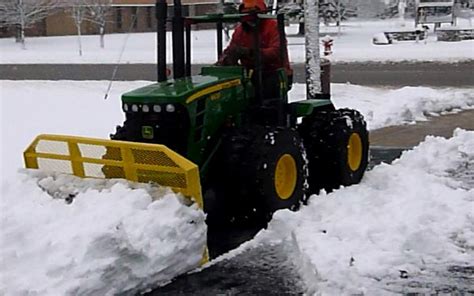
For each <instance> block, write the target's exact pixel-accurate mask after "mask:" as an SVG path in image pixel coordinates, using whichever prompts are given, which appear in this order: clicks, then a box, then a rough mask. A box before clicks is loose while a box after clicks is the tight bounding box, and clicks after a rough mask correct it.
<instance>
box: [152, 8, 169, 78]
mask: <svg viewBox="0 0 474 296" xmlns="http://www.w3.org/2000/svg"><path fill="white" fill-rule="evenodd" d="M155 14H156V15H155V17H156V41H157V55H158V56H157V62H158V65H157V71H158V76H157V77H158V82H161V81H165V80H166V17H167V14H168V3H166V0H156V4H155Z"/></svg>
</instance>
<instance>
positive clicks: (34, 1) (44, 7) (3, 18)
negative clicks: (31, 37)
mask: <svg viewBox="0 0 474 296" xmlns="http://www.w3.org/2000/svg"><path fill="white" fill-rule="evenodd" d="M57 5H58V1H57V0H1V1H0V12H1V13H0V23H1V24H3V25H4V26H15V27H16V28H17V34H16V41H17V42H21V44H22V48H23V49H24V48H25V29H27V28H30V27H31V26H32V25H34V24H36V23H38V22H40V21H42V20H43V19H44V18H45V17H46V16H48V14H50V13H51V10H52V9H54V8H55V7H57Z"/></svg>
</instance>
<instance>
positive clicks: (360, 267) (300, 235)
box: [216, 129, 474, 295]
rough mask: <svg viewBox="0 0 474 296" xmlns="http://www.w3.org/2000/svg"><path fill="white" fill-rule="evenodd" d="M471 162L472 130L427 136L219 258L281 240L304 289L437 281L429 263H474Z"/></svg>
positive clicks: (324, 291)
mask: <svg viewBox="0 0 474 296" xmlns="http://www.w3.org/2000/svg"><path fill="white" fill-rule="evenodd" d="M473 167H474V131H464V130H461V129H457V130H456V131H455V132H454V135H453V137H452V138H449V139H445V138H441V137H432V136H428V137H427V138H426V140H425V141H424V142H423V143H421V144H420V145H419V146H418V147H415V148H414V149H413V150H410V151H407V152H404V153H403V155H402V157H401V158H400V159H399V160H397V161H395V162H394V163H393V164H392V165H387V164H381V165H379V166H377V167H375V168H374V169H373V170H372V171H369V172H367V173H366V175H365V177H364V179H363V180H362V182H361V183H360V184H358V185H353V186H351V187H347V188H341V189H339V190H336V191H335V192H333V193H330V194H324V193H323V194H321V195H319V196H316V195H313V196H311V198H310V200H309V205H307V206H304V207H303V208H302V209H300V211H298V212H291V211H289V210H281V211H278V212H276V213H275V214H274V216H273V219H272V221H271V222H270V225H269V227H268V229H267V230H263V231H261V232H260V233H259V234H258V235H257V236H256V238H255V239H254V240H253V241H250V242H247V243H246V244H244V245H243V246H241V247H240V248H239V249H237V250H235V251H232V252H231V253H229V254H226V255H224V256H223V258H224V259H229V258H232V257H233V256H236V255H238V254H240V253H242V252H243V250H245V249H247V248H255V247H257V246H260V245H267V244H285V245H288V249H289V250H291V252H290V256H293V257H294V258H293V261H294V262H295V263H296V264H298V268H297V270H298V271H299V272H300V273H301V277H302V278H303V279H304V281H305V284H306V286H307V287H306V288H307V289H308V294H312V293H315V294H317V295H354V294H357V295H360V294H367V295H385V294H397V293H401V290H400V287H397V286H396V282H397V280H400V279H404V278H408V279H415V280H416V279H417V278H419V277H421V276H432V278H433V279H432V281H433V282H437V281H439V280H440V279H439V278H436V276H433V275H431V274H430V273H433V270H436V269H440V268H444V269H445V270H446V269H447V268H448V267H449V266H469V265H470V264H472V262H474V248H473V247H474V212H473V204H474V187H473V186H472V169H473ZM463 175H464V176H465V178H462V177H461V176H463ZM470 182H471V183H470ZM220 260H223V259H222V258H218V259H216V261H217V262H219V261H220ZM405 284H406V282H405ZM420 292H421V293H423V292H427V293H429V292H430V291H429V290H428V291H423V290H421V291H420Z"/></svg>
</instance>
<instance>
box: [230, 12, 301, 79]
mask: <svg viewBox="0 0 474 296" xmlns="http://www.w3.org/2000/svg"><path fill="white" fill-rule="evenodd" d="M254 38H255V37H254V32H253V31H246V30H244V29H243V27H242V24H239V25H238V26H237V27H236V28H235V31H234V34H233V35H232V40H231V41H230V43H229V45H228V46H227V48H226V49H225V50H224V52H223V56H222V57H225V56H227V55H229V54H231V52H232V49H233V48H234V47H246V48H249V49H253V48H254V43H255V41H254ZM260 44H261V45H260V51H261V53H262V67H263V71H264V72H265V71H275V70H277V69H279V68H285V70H286V73H287V74H288V75H291V74H293V70H292V69H291V67H290V62H289V60H288V49H287V48H286V40H285V43H284V44H285V53H286V54H285V58H284V60H283V61H282V60H281V59H280V34H279V33H278V23H277V21H276V20H274V19H263V20H261V22H260ZM254 62H255V58H254V57H252V58H250V59H249V58H243V59H241V63H242V65H243V66H244V67H245V68H247V69H253V68H254Z"/></svg>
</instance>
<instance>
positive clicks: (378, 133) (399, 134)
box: [370, 75, 474, 148]
mask: <svg viewBox="0 0 474 296" xmlns="http://www.w3.org/2000/svg"><path fill="white" fill-rule="evenodd" d="M473 76H474V75H473ZM456 128H462V129H465V130H474V110H465V111H461V112H457V113H454V114H447V115H443V116H437V117H430V118H429V120H428V121H419V122H416V124H409V125H398V126H389V127H385V128H381V129H378V130H375V131H371V132H370V145H371V146H380V147H381V146H383V147H405V148H409V147H413V146H416V145H418V144H419V143H420V142H421V141H423V140H424V139H425V137H426V136H427V135H433V136H442V137H446V138H450V137H451V136H452V135H453V131H454V130H455V129H456Z"/></svg>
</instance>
